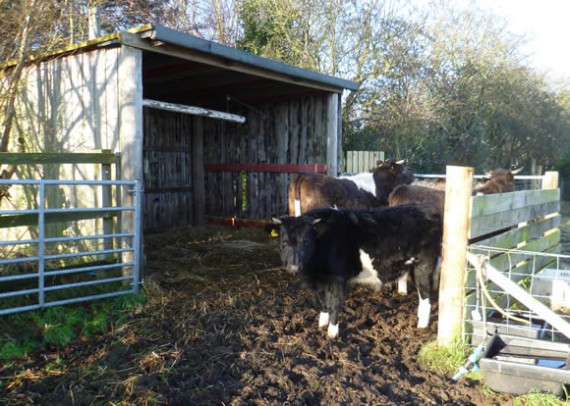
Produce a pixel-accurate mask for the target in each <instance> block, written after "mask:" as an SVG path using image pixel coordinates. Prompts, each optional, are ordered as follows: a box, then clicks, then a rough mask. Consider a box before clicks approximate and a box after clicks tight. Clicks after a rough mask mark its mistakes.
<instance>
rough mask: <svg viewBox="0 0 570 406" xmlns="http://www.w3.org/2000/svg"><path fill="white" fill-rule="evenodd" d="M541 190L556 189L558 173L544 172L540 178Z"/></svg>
mask: <svg viewBox="0 0 570 406" xmlns="http://www.w3.org/2000/svg"><path fill="white" fill-rule="evenodd" d="M542 188H543V189H558V172H556V171H551V172H546V173H545V174H544V176H543V177H542Z"/></svg>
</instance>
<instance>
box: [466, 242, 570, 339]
mask: <svg viewBox="0 0 570 406" xmlns="http://www.w3.org/2000/svg"><path fill="white" fill-rule="evenodd" d="M470 252H471V253H473V254H476V255H479V256H481V257H483V258H485V259H487V261H489V262H488V263H489V264H493V259H494V258H499V257H501V260H502V261H504V260H505V258H506V259H507V261H508V262H509V267H508V268H509V270H508V271H507V272H505V273H504V274H503V275H504V276H505V277H506V278H508V280H509V281H511V282H513V283H514V284H516V285H517V286H519V287H520V288H522V289H524V291H525V292H526V293H528V294H529V295H530V296H529V297H530V299H529V300H528V301H526V302H525V303H522V302H521V301H520V300H519V299H517V298H515V296H514V295H513V291H509V290H508V289H507V290H505V289H504V288H503V287H500V286H498V284H496V283H494V282H493V281H492V280H488V279H487V278H486V276H485V275H481V274H480V273H479V270H477V269H476V267H473V266H472V265H471V264H468V266H467V268H466V272H467V274H466V276H467V287H466V289H467V292H466V293H467V294H466V301H465V312H464V315H465V320H464V325H465V337H466V338H467V339H468V340H469V341H470V342H471V343H472V344H473V345H478V344H481V343H485V342H488V340H489V339H490V338H491V337H492V336H493V335H494V334H495V333H499V334H511V335H516V336H521V337H527V338H538V339H543V340H550V341H556V342H570V340H569V339H568V338H567V337H566V336H565V335H563V334H561V332H560V331H559V330H558V329H557V328H555V327H553V325H552V323H549V322H548V321H547V320H545V319H544V318H543V317H541V316H540V315H538V314H537V312H536V311H535V310H531V308H530V307H535V306H539V305H536V302H538V303H540V304H542V305H545V306H546V307H547V308H549V309H550V310H552V311H553V312H554V313H555V316H553V317H555V318H560V319H561V320H562V321H563V322H566V323H570V256H569V255H563V254H558V253H544V252H531V251H524V250H516V249H510V250H503V249H499V248H493V247H486V246H477V245H474V246H470ZM535 301H536V302H535ZM529 306H530V307H529ZM562 321H561V322H562Z"/></svg>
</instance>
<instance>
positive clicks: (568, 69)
mask: <svg viewBox="0 0 570 406" xmlns="http://www.w3.org/2000/svg"><path fill="white" fill-rule="evenodd" d="M474 2H475V3H476V4H477V5H478V6H479V8H481V9H482V10H488V11H491V12H492V13H493V14H496V15H498V16H501V17H504V18H505V19H506V20H507V23H508V26H509V28H510V30H511V31H512V32H513V33H515V34H519V35H524V36H525V38H527V41H528V44H527V45H526V47H524V48H523V50H524V51H525V53H528V54H529V55H530V59H529V61H528V62H529V65H531V66H532V67H535V68H536V69H537V70H539V71H540V72H547V73H548V75H549V76H550V77H551V78H552V79H558V78H565V79H567V80H568V79H570V0H475V1H474Z"/></svg>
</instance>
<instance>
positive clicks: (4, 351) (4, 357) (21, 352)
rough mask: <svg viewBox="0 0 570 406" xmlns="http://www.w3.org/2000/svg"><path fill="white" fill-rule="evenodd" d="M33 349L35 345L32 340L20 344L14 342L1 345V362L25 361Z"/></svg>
mask: <svg viewBox="0 0 570 406" xmlns="http://www.w3.org/2000/svg"><path fill="white" fill-rule="evenodd" d="M33 348H34V344H33V343H32V342H31V341H30V340H23V341H22V342H19V343H18V342H14V341H7V342H4V343H3V344H2V345H0V361H4V362H6V361H13V360H17V359H25V358H27V357H28V354H29V353H30V351H32V350H33Z"/></svg>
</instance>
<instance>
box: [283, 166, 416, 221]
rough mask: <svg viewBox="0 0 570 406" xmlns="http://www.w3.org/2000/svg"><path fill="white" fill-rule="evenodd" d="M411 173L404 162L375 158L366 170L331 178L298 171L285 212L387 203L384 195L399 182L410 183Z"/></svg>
mask: <svg viewBox="0 0 570 406" xmlns="http://www.w3.org/2000/svg"><path fill="white" fill-rule="evenodd" d="M413 179H414V175H413V174H412V173H411V172H408V171H407V170H406V169H405V168H404V161H403V160H401V161H397V160H395V159H388V160H386V161H385V162H382V161H379V162H378V164H377V166H376V168H374V169H373V170H372V171H370V172H366V173H359V174H356V175H354V176H342V177H339V178H335V177H332V176H327V175H320V174H300V175H299V176H297V177H296V178H295V179H293V180H292V181H291V182H290V183H289V215H290V216H299V215H301V214H302V213H305V212H306V211H309V210H311V209H316V208H322V207H338V208H347V209H371V208H375V207H381V206H387V205H388V195H389V194H390V192H391V191H392V190H393V189H394V188H395V187H396V186H397V185H400V184H408V183H411V182H412V181H413Z"/></svg>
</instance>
